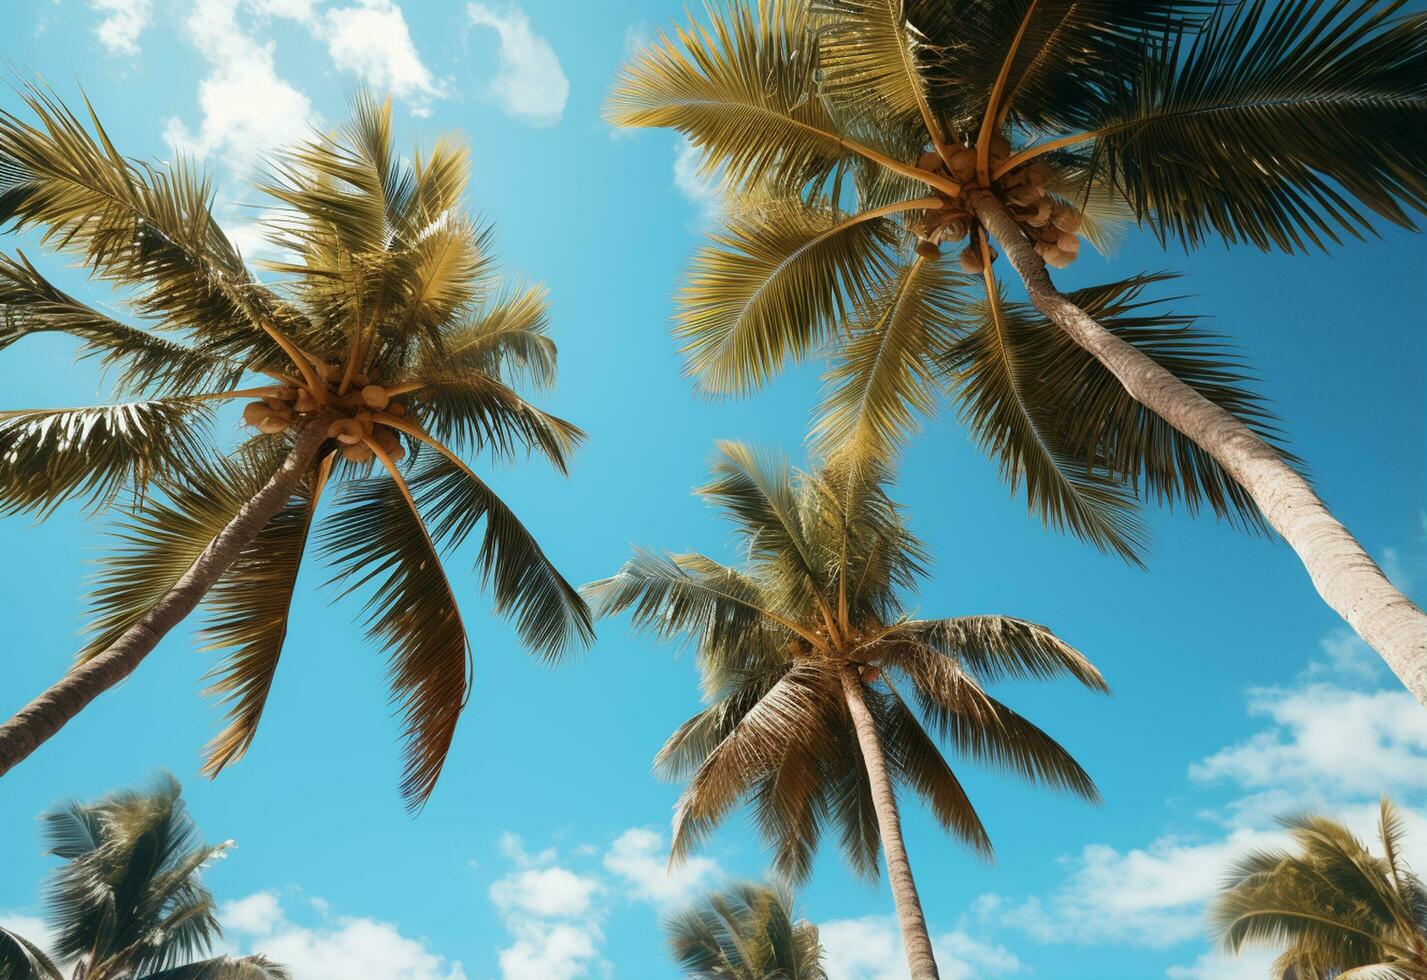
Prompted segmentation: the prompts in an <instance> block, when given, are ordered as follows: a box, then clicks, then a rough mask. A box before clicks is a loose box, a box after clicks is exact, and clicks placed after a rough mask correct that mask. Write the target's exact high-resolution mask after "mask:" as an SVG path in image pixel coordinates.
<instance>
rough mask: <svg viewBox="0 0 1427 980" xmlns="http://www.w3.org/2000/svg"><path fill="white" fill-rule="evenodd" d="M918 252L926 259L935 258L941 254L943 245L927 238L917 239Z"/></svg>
mask: <svg viewBox="0 0 1427 980" xmlns="http://www.w3.org/2000/svg"><path fill="white" fill-rule="evenodd" d="M917 254H918V255H920V256H921V257H922V258H924V259H934V258H937V257H938V256H940V255H941V246H940V245H938V244H937V243H936V242H933V241H929V240H928V239H925V238H919V239H917Z"/></svg>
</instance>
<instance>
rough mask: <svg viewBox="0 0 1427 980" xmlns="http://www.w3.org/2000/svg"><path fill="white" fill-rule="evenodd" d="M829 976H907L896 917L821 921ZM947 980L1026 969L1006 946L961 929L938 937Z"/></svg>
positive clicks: (985, 978)
mask: <svg viewBox="0 0 1427 980" xmlns="http://www.w3.org/2000/svg"><path fill="white" fill-rule="evenodd" d="M818 937H819V938H820V939H821V940H822V945H823V954H824V966H825V967H826V969H827V975H828V980H906V977H907V967H906V961H905V955H904V953H903V951H902V935H901V932H900V931H899V930H898V928H897V922H896V920H895V919H893V918H890V917H887V916H878V915H869V916H863V917H862V918H860V919H835V920H833V921H831V922H824V923H820V924H819V925H818ZM932 949H933V952H934V953H935V954H936V961H937V966H938V967H939V968H940V972H941V976H942V978H943V980H973V978H975V980H991V978H993V977H1005V976H1010V975H1012V974H1015V973H1019V972H1021V962H1020V960H1018V959H1017V958H1016V956H1015V954H1013V953H1011V952H1010V951H1009V950H1007V949H1006V948H1005V947H1004V946H998V945H993V944H989V943H984V942H981V941H980V940H978V939H974V938H972V937H971V936H969V935H967V934H966V933H965V932H963V931H961V930H960V929H957V930H954V931H952V932H948V933H943V934H941V935H937V936H934V937H932Z"/></svg>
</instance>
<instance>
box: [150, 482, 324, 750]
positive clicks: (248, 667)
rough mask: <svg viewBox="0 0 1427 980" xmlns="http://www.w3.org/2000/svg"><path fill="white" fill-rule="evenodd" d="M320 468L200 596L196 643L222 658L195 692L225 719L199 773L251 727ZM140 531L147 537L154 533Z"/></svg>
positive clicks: (246, 737) (262, 701) (271, 672)
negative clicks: (204, 618)
mask: <svg viewBox="0 0 1427 980" xmlns="http://www.w3.org/2000/svg"><path fill="white" fill-rule="evenodd" d="M328 465H330V463H329V464H328ZM325 472H326V470H325V468H322V467H319V470H318V472H317V473H316V474H314V475H313V476H312V477H311V478H310V479H309V481H308V484H307V485H306V486H304V487H302V488H301V490H300V492H299V494H298V495H297V496H295V497H294V498H293V499H292V500H290V501H289V502H288V503H287V505H286V506H285V507H283V509H282V510H280V511H278V513H277V515H276V516H274V517H273V519H272V520H271V521H269V522H268V524H267V526H266V527H265V528H263V529H262V530H261V531H260V532H258V536H257V537H256V538H254V539H253V542H252V544H250V545H249V546H248V547H247V548H245V549H244V550H243V553H242V554H241V555H239V556H238V560H237V561H235V562H234V563H233V565H232V566H231V567H230V568H229V569H228V571H227V572H225V573H224V574H223V577H222V578H220V579H219V580H218V583H217V584H216V585H214V586H213V588H212V590H211V591H210V592H209V593H208V595H207V596H206V597H205V599H204V601H205V604H206V605H207V609H208V613H209V620H208V622H207V623H206V624H205V626H204V630H203V635H204V639H205V640H206V641H207V645H206V646H205V647H204V648H203V649H204V650H205V651H215V650H216V651H223V657H222V661H221V662H220V663H219V664H218V665H216V666H215V667H214V668H213V669H212V670H210V671H209V673H208V680H209V684H208V686H207V687H206V688H205V689H204V692H203V693H204V694H205V695H207V696H209V697H212V698H214V699H215V700H217V701H218V703H220V704H222V705H224V706H225V707H226V709H227V717H228V724H227V725H226V726H225V727H224V728H223V730H222V731H221V732H219V733H218V734H217V735H216V736H215V737H214V738H213V740H212V741H210V742H209V743H208V745H207V746H206V747H205V749H204V756H205V758H204V764H203V769H202V771H203V772H204V774H206V775H209V776H216V775H218V773H219V772H221V771H222V770H223V768H224V767H225V766H227V765H228V764H229V763H230V762H235V761H237V760H238V759H239V758H241V757H242V755H243V753H245V752H246V751H247V750H248V746H249V745H251V744H252V741H253V738H254V737H256V735H257V733H258V721H259V720H260V719H261V718H262V714H263V708H264V707H265V706H266V704H267V699H268V692H269V691H270V690H271V689H272V683H273V678H274V676H275V675H276V673H277V666H278V659H279V658H280V657H281V655H282V648H283V644H284V642H285V641H286V640H287V625H288V617H289V615H290V613H291V607H292V599H293V589H294V588H295V586H296V585H297V574H298V571H299V569H300V567H301V564H302V558H303V555H304V553H305V551H306V549H307V541H308V536H309V532H310V530H311V528H312V521H313V518H314V516H315V511H316V507H317V500H318V496H317V495H318V493H319V492H320V484H321V480H322V476H321V474H323V473H325ZM147 537H148V538H149V540H153V539H154V537H155V533H154V532H153V531H151V532H150V534H149V535H148V536H147Z"/></svg>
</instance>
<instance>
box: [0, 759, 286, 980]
mask: <svg viewBox="0 0 1427 980" xmlns="http://www.w3.org/2000/svg"><path fill="white" fill-rule="evenodd" d="M181 792H182V791H181V788H180V786H179V784H178V781H177V780H175V779H174V778H173V777H172V776H167V775H165V776H163V777H161V778H160V779H159V780H158V781H157V782H156V783H155V785H154V786H153V788H151V789H149V790H148V791H146V792H133V791H126V792H121V793H115V794H114V795H112V796H110V797H108V798H107V799H104V800H101V801H99V802H98V803H88V804H86V803H66V804H64V805H62V806H60V807H58V808H56V809H54V810H52V811H51V812H49V813H47V814H45V816H44V824H45V838H46V840H47V843H48V846H49V850H48V852H47V853H49V854H53V855H54V856H55V857H58V858H61V859H63V860H64V861H65V862H67V863H66V864H65V865H64V866H62V867H61V868H59V869H58V870H56V871H55V873H54V875H53V877H51V879H50V881H49V883H48V885H47V887H46V896H45V900H46V904H47V906H48V909H49V925H50V927H51V929H52V931H53V932H54V949H53V950H51V951H50V954H49V955H46V954H45V953H44V952H42V951H41V950H40V948H39V947H38V946H36V945H35V944H34V943H32V942H30V941H29V940H27V939H25V938H24V937H22V936H18V935H16V934H15V933H13V932H8V931H6V930H5V929H0V980H64V974H63V972H61V970H60V968H59V967H57V966H56V965H55V964H56V963H66V964H69V965H70V969H71V972H70V977H71V980H287V978H288V972H287V971H286V970H285V969H283V968H282V967H280V966H278V965H277V964H275V963H272V962H270V961H268V960H267V959H266V958H265V957H262V956H244V957H231V956H219V957H216V958H213V959H199V957H203V956H206V955H207V953H208V951H209V950H210V948H211V947H212V945H213V943H214V941H215V940H217V939H219V938H220V937H221V936H222V934H223V931H222V929H221V928H220V927H219V925H218V918H217V915H216V914H215V912H216V908H215V905H214V902H213V895H212V894H211V893H210V892H209V891H208V889H207V888H205V887H204V886H203V881H202V874H203V869H204V868H206V867H207V866H208V865H209V864H211V863H212V862H214V861H216V860H217V859H219V858H221V857H223V856H224V855H225V854H226V853H227V851H228V849H229V848H230V847H232V846H233V842H232V841H228V842H227V843H224V844H219V845H218V846H216V847H214V846H210V845H208V844H204V843H203V842H202V840H201V838H200V837H199V834H198V828H197V827H195V826H194V824H193V818H192V817H190V816H189V815H188V812H187V810H186V809H185V808H184V805H183V798H182V795H181Z"/></svg>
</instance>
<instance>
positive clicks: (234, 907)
mask: <svg viewBox="0 0 1427 980" xmlns="http://www.w3.org/2000/svg"><path fill="white" fill-rule="evenodd" d="M218 921H219V922H221V923H223V928H225V929H227V930H229V931H231V932H241V933H246V934H248V935H250V936H266V935H268V934H270V933H271V932H272V931H273V930H274V929H276V928H277V927H278V926H279V925H281V924H282V921H283V915H282V904H281V903H280V902H279V901H278V897H277V895H276V894H275V893H274V892H254V893H253V894H251V895H249V896H247V897H246V898H239V899H236V900H234V901H231V902H224V903H223V907H222V908H221V909H219V912H218Z"/></svg>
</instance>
